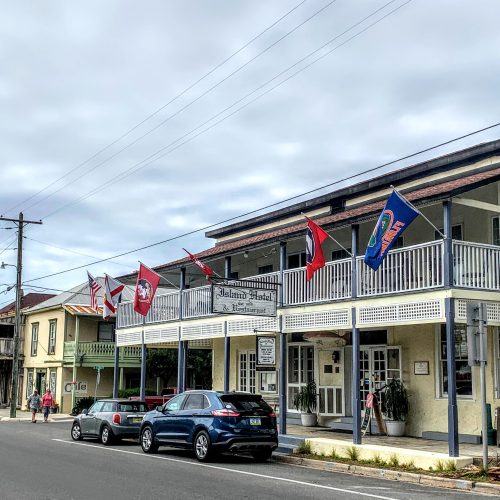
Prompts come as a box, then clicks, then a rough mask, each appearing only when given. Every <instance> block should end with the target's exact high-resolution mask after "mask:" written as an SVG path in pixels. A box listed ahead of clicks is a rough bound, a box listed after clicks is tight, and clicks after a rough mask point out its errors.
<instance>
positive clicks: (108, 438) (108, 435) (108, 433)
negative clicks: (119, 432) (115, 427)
mask: <svg viewBox="0 0 500 500" xmlns="http://www.w3.org/2000/svg"><path fill="white" fill-rule="evenodd" d="M99 438H100V440H101V443H102V444H103V445H104V446H109V445H111V444H113V442H114V440H115V435H114V434H113V431H112V430H111V427H110V426H109V425H103V426H102V429H101V434H100V436H99Z"/></svg>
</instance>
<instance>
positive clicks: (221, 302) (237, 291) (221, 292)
mask: <svg viewBox="0 0 500 500" xmlns="http://www.w3.org/2000/svg"><path fill="white" fill-rule="evenodd" d="M277 299H278V293H277V291H276V289H264V288H254V287H244V286H234V285H215V284H213V285H212V312H213V313H218V314H246V315H251V316H273V317H274V316H276V309H277Z"/></svg>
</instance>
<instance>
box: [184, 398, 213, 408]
mask: <svg viewBox="0 0 500 500" xmlns="http://www.w3.org/2000/svg"><path fill="white" fill-rule="evenodd" d="M209 406H210V404H209V402H208V400H207V398H206V397H205V396H204V395H203V394H190V395H189V396H188V397H187V399H186V404H185V405H184V408H183V410H203V409H205V408H208V407H209Z"/></svg>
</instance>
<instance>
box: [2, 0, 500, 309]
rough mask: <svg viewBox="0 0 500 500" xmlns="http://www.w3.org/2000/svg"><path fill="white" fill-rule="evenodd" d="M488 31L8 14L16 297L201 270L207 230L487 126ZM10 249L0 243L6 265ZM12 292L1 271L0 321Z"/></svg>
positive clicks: (199, 12) (426, 17) (499, 40)
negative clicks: (148, 272) (185, 262)
mask: <svg viewBox="0 0 500 500" xmlns="http://www.w3.org/2000/svg"><path fill="white" fill-rule="evenodd" d="M498 19H500V3H499V2H498V1H497V0H475V1H473V0H470V1H466V0H440V1H439V2H436V1H435V0H413V1H409V2H407V0H393V1H392V2H389V1H380V0H357V1H356V2H352V1H349V0H336V1H335V0H334V1H331V0H323V1H320V0H305V1H303V0H291V1H288V0H279V1H273V2H268V1H264V0H253V1H250V0H246V1H243V0H231V1H229V0H210V1H207V0H182V1H179V0H177V1H174V0H171V1H169V2H165V1H152V0H143V1H141V2H135V1H130V0H128V1H127V0H125V1H124V0H121V1H112V0H108V1H106V2H102V1H92V0H86V1H85V2H79V1H75V2H60V1H58V2H56V1H51V0H47V1H45V2H25V1H18V2H7V3H5V4H4V5H3V6H2V16H1V18H0V106H1V108H0V109H1V114H0V129H1V130H0V214H2V215H3V216H5V217H17V216H18V214H19V212H21V211H22V212H23V214H24V218H25V219H28V220H42V222H43V224H42V225H28V226H27V227H26V229H25V238H24V242H23V250H24V254H23V259H24V260H23V282H24V284H23V288H24V292H25V293H28V292H30V291H36V290H35V289H34V288H32V287H33V286H35V285H36V286H38V287H46V288H53V289H55V290H67V289H69V288H71V287H73V286H75V285H78V284H79V283H82V282H84V281H85V280H86V273H85V269H88V270H89V271H90V272H91V273H92V274H94V275H96V276H102V275H103V273H108V274H110V275H112V276H120V275H123V274H127V273H130V272H132V271H133V270H134V269H136V268H137V266H138V261H139V260H140V261H142V262H144V263H146V264H147V265H149V266H156V265H160V264H163V263H166V262H169V261H171V260H175V259H178V258H181V257H183V256H185V254H184V252H183V250H182V248H183V247H184V248H187V249H188V250H190V251H191V252H193V253H195V252H198V251H201V250H204V249H206V248H209V247H211V246H213V244H214V241H213V240H211V239H207V238H206V237H205V236H204V232H205V231H204V230H202V229H203V228H205V227H207V226H213V227H221V226H222V225H224V224H220V223H222V222H223V221H225V220H228V219H232V218H234V217H237V216H239V215H241V214H244V213H247V212H250V211H253V210H258V209H260V208H262V207H265V206H268V205H271V204H275V203H279V202H280V201H281V200H285V199H287V198H290V197H293V196H297V197H298V198H296V200H294V201H301V200H305V199H308V198H311V197H312V196H314V195H321V194H325V193H326V192H329V191H331V190H332V189H336V188H339V187H343V186H345V185H346V184H352V183H354V182H359V181H361V180H363V179H366V178H368V177H370V176H373V175H375V174H371V175H367V174H365V175H360V176H359V177H358V178H357V179H355V180H351V181H348V182H347V183H346V182H339V183H338V184H336V185H335V186H334V187H330V188H328V189H323V190H321V189H319V190H318V191H317V192H316V193H315V194H314V195H311V194H310V195H307V196H302V197H300V195H301V194H302V193H305V192H306V191H310V190H312V189H317V188H321V186H324V185H326V184H331V183H334V182H336V181H341V180H342V179H343V178H344V177H346V176H348V175H352V174H355V173H362V172H363V171H365V170H368V169H371V168H374V167H376V166H378V165H381V164H383V163H385V162H389V161H392V160H395V159H397V158H400V157H403V156H406V155H409V154H412V153H415V152H417V151H420V150H422V149H425V148H428V147H431V146H434V145H437V144H440V143H441V142H445V141H448V140H450V139H453V138H455V137H459V136H462V135H465V134H467V133H469V132H472V131H475V130H478V129H482V128H484V127H487V126H489V125H492V124H494V123H497V122H500V119H499V118H500V113H499V89H500V71H499V54H500V31H499V30H498ZM377 21H378V22H377ZM328 42H330V43H328ZM321 47H323V48H321ZM311 54H313V55H311ZM316 59H318V60H316ZM315 60H316V62H314V61H315ZM313 62H314V63H313ZM311 63H313V64H311ZM278 75H279V76H278ZM499 137H500V127H496V128H493V129H491V130H489V131H485V132H482V133H479V134H476V135H474V136H471V137H468V138H466V139H462V140H460V141H457V142H454V143H452V144H450V145H447V146H443V147H440V148H438V149H436V150H434V151H433V152H431V153H427V154H424V155H420V156H417V157H415V158H413V159H412V160H407V161H402V162H399V163H397V164H395V165H391V166H390V167H386V168H385V169H381V170H379V171H377V173H376V174H377V175H378V174H381V173H384V172H388V171H392V170H395V169H397V168H402V167H404V166H408V165H411V164H414V163H417V162H418V161H422V160H425V159H427V158H432V157H436V156H439V155H441V154H445V153H448V152H451V151H456V150H459V149H463V148H465V147H468V146H472V145H474V144H478V143H481V142H486V141H489V140H494V139H498V138H499ZM285 205H286V204H285ZM280 206H284V205H277V206H276V207H275V208H279V207H280ZM269 210H270V209H267V210H264V211H263V212H258V213H265V212H266V211H269ZM217 224H219V226H217ZM198 229H200V231H198V232H195V233H194V234H191V235H189V236H184V237H179V236H181V235H182V234H184V233H188V232H192V231H195V230H198ZM169 239H172V241H169V242H167V243H163V244H161V245H156V246H154V247H152V248H149V249H147V250H141V251H138V252H134V253H130V254H129V255H126V256H123V257H120V258H117V259H114V260H112V261H107V262H103V263H98V264H93V265H92V264H91V263H92V262H94V261H96V260H99V259H103V258H108V257H111V256H114V255H118V254H121V253H125V252H128V251H130V250H134V249H137V248H140V247H143V246H147V245H150V244H152V243H155V242H159V241H164V240H169ZM16 247H17V242H16V234H15V229H14V228H13V224H12V223H9V222H2V223H0V260H3V261H5V263H7V264H15V263H16V250H15V248H16ZM87 264H88V265H87ZM78 266H84V267H82V268H81V269H78V270H74V271H71V272H64V273H61V274H58V275H56V276H50V277H46V276H47V275H49V274H52V273H58V272H61V271H66V270H69V269H71V268H74V267H78ZM14 283H15V267H9V266H7V267H6V269H4V270H0V306H1V305H2V304H4V303H6V302H8V301H10V300H13V299H14V290H13V289H11V290H10V291H7V288H8V287H10V286H12V285H13V284H14ZM38 291H41V290H40V289H38Z"/></svg>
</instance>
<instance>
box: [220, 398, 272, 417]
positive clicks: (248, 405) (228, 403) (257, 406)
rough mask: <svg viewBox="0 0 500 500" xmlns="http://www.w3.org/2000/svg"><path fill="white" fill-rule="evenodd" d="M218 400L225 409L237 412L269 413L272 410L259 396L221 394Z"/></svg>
mask: <svg viewBox="0 0 500 500" xmlns="http://www.w3.org/2000/svg"><path fill="white" fill-rule="evenodd" d="M220 399H221V401H222V403H223V404H224V406H225V407H226V408H232V409H235V410H239V411H258V412H263V413H270V412H272V411H273V409H272V408H271V407H270V406H269V405H268V404H267V403H266V402H265V401H264V400H263V399H262V397H261V396H257V395H255V396H254V395H252V394H223V395H222V396H220Z"/></svg>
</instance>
